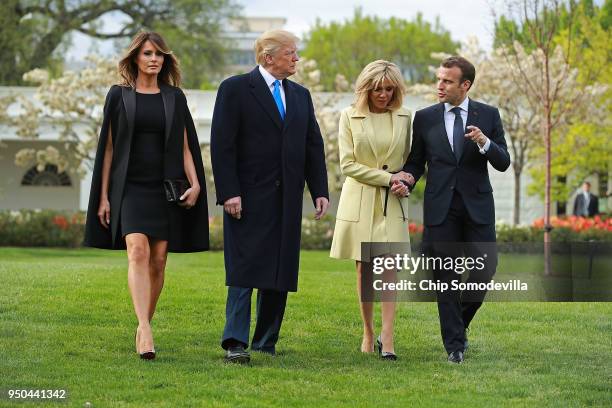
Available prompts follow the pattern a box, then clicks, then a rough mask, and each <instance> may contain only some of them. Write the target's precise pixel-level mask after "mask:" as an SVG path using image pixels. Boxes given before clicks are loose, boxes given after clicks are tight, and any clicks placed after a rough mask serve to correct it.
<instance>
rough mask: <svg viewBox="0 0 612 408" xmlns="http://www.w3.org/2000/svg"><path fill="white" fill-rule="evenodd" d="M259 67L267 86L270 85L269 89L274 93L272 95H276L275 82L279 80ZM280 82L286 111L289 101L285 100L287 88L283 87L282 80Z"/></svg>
mask: <svg viewBox="0 0 612 408" xmlns="http://www.w3.org/2000/svg"><path fill="white" fill-rule="evenodd" d="M258 67H259V73H260V74H261V76H262V77H263V79H264V81H266V85H268V89H269V90H270V92H272V95H274V81H276V80H277V79H276V78H275V77H274V75H272V74H271V73H269V72H268V71H266V69H265V68H264V67H262V66H261V65H258ZM278 81H279V82H280V86H279V89H280V94H281V99H282V100H283V105H284V106H285V110H286V109H287V100H286V99H285V88H284V87H283V81H282V80H280V79H279V80H278Z"/></svg>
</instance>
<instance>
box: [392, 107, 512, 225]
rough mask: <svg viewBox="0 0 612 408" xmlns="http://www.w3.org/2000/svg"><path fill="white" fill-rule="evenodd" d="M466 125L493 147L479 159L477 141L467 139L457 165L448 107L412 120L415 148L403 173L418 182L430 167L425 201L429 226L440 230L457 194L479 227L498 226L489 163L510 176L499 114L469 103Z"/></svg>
mask: <svg viewBox="0 0 612 408" xmlns="http://www.w3.org/2000/svg"><path fill="white" fill-rule="evenodd" d="M467 126H476V127H478V128H479V129H480V130H481V131H482V133H484V134H485V135H486V136H487V137H488V138H489V139H490V140H491V145H490V146H489V150H488V151H487V152H486V153H485V154H481V153H480V151H479V148H478V146H477V145H476V143H475V142H473V141H471V140H469V139H465V140H464V141H463V152H462V155H461V157H460V159H459V161H457V159H456V157H455V154H454V153H453V150H452V148H451V145H450V143H449V142H448V137H447V135H446V127H445V125H444V104H443V103H438V104H436V105H432V106H430V107H427V108H424V109H421V110H419V111H417V112H416V113H415V115H414V121H413V123H412V146H411V148H410V155H409V156H408V160H407V161H406V164H405V166H404V171H406V172H409V173H412V175H413V176H414V177H415V179H416V180H418V179H419V178H420V177H421V176H422V175H423V172H424V170H425V165H427V184H426V185H425V198H424V200H423V221H424V223H425V225H426V226H434V225H439V224H441V223H442V222H443V221H444V220H445V219H446V215H447V214H448V211H449V208H450V204H451V200H452V198H453V193H454V191H457V192H458V193H459V194H461V197H462V198H463V202H464V204H465V208H466V209H467V211H468V213H469V214H470V217H471V218H472V220H474V222H475V223H476V224H483V225H484V224H490V225H493V224H494V223H495V205H494V202H493V187H492V186H491V181H490V180H489V169H488V164H489V163H491V166H493V168H494V169H496V170H498V171H506V169H507V168H508V167H509V166H510V155H509V154H508V148H507V147H506V140H505V138H504V128H503V126H502V121H501V118H500V116H499V111H498V110H497V108H495V107H493V106H490V105H486V104H484V103H480V102H476V101H473V100H471V99H470V100H469V105H468V117H467V121H466V128H467Z"/></svg>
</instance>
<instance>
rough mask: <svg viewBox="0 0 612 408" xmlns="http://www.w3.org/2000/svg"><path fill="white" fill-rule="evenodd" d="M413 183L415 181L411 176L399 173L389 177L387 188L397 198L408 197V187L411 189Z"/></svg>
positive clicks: (403, 172) (402, 172)
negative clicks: (388, 187) (389, 188)
mask: <svg viewBox="0 0 612 408" xmlns="http://www.w3.org/2000/svg"><path fill="white" fill-rule="evenodd" d="M406 183H407V184H406ZM414 183H415V180H414V176H413V175H412V174H410V173H406V172H405V171H400V172H399V173H394V174H392V175H391V181H390V182H389V186H390V187H391V192H392V193H393V194H394V195H396V196H398V197H407V196H409V195H410V189H409V188H408V185H409V186H410V187H412V186H414Z"/></svg>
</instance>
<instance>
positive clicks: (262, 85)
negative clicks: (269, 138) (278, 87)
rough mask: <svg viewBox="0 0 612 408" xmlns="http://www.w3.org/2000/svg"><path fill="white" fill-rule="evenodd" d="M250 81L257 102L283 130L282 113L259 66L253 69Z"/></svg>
mask: <svg viewBox="0 0 612 408" xmlns="http://www.w3.org/2000/svg"><path fill="white" fill-rule="evenodd" d="M249 82H250V86H251V93H252V94H253V96H254V97H255V99H256V100H257V102H259V104H260V105H261V106H262V108H263V109H264V111H266V113H267V114H268V116H270V119H272V121H273V122H274V123H275V124H276V126H277V127H278V128H279V129H281V130H282V129H283V123H282V121H281V117H280V113H279V112H278V108H277V107H276V103H275V102H274V98H273V97H272V92H270V90H269V89H268V85H266V81H265V80H264V79H263V77H262V76H261V74H260V73H259V67H255V69H254V70H252V71H251V75H250V78H249ZM285 97H286V95H285Z"/></svg>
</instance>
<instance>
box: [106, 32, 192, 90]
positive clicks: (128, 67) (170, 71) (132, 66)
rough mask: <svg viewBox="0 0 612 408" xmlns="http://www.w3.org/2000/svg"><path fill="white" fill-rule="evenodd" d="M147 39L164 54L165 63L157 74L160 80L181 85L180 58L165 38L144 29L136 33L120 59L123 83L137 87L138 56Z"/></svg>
mask: <svg viewBox="0 0 612 408" xmlns="http://www.w3.org/2000/svg"><path fill="white" fill-rule="evenodd" d="M147 41H151V44H153V46H154V47H155V48H157V50H158V51H161V52H162V53H163V54H164V63H163V65H162V67H161V70H160V71H159V74H157V80H158V82H160V83H163V84H166V85H174V86H180V85H181V70H180V68H179V62H178V60H177V59H176V57H175V56H174V54H173V53H172V51H171V50H170V48H168V46H167V45H166V41H164V38H163V37H162V36H161V35H159V34H157V33H154V32H151V31H143V32H140V33H138V34H136V37H134V39H133V40H132V43H131V44H130V46H129V47H128V48H127V50H126V51H125V53H124V54H123V58H121V60H120V61H119V65H118V67H117V68H118V71H119V75H121V78H122V82H121V85H125V86H130V87H132V88H136V78H137V77H138V65H137V64H136V57H138V53H139V52H140V49H141V48H142V46H143V45H144V43H145V42H147Z"/></svg>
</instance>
